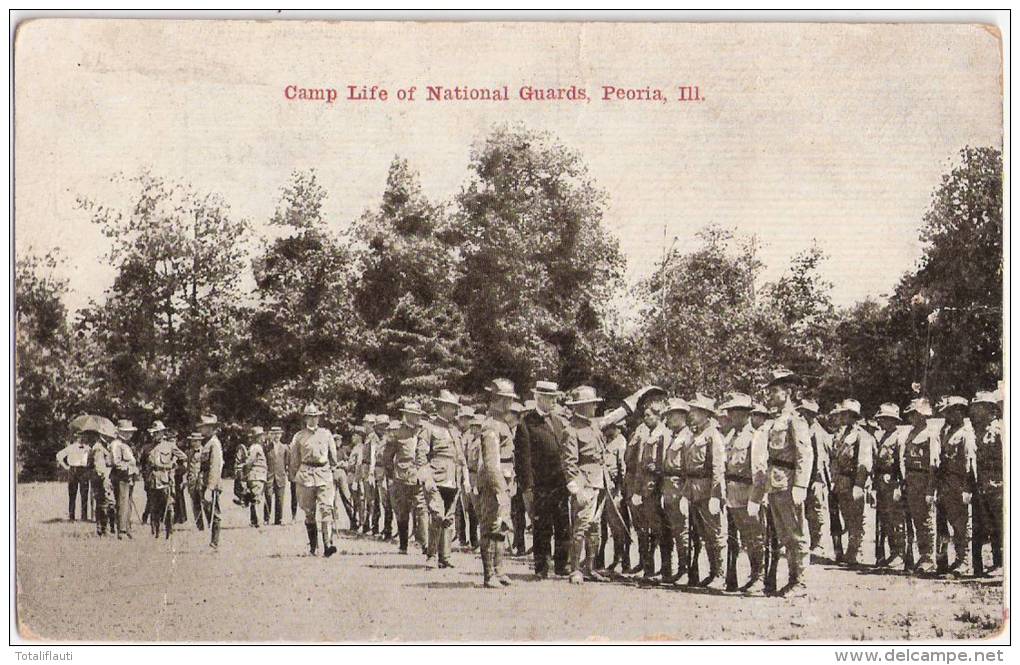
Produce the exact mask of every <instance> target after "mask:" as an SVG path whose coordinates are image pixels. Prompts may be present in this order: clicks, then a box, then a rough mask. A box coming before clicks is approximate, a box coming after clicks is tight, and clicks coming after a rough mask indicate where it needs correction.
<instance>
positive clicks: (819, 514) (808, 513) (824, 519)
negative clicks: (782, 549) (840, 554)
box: [797, 399, 832, 557]
mask: <svg viewBox="0 0 1020 665" xmlns="http://www.w3.org/2000/svg"><path fill="white" fill-rule="evenodd" d="M820 411H821V409H820V408H819V406H818V402H816V401H815V400H813V399H804V400H801V403H800V405H799V406H798V407H797V412H798V413H800V415H801V416H803V417H804V419H805V420H807V422H808V426H809V427H810V428H811V452H812V455H813V459H814V462H812V464H811V486H810V487H809V488H808V495H807V499H806V500H805V502H804V517H806V518H807V524H808V540H809V543H810V545H811V554H813V555H814V556H817V557H823V556H825V550H824V548H823V547H822V534H823V533H829V487H830V486H831V485H832V468H831V464H830V461H829V460H830V455H831V453H832V435H831V434H829V433H828V432H827V431H826V430H825V428H824V427H822V424H821V423H820V422H818V414H819V412H820Z"/></svg>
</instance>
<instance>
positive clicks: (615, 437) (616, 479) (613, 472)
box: [596, 414, 631, 572]
mask: <svg viewBox="0 0 1020 665" xmlns="http://www.w3.org/2000/svg"><path fill="white" fill-rule="evenodd" d="M623 417H626V416H625V414H624V415H622V416H621V419H620V420H616V419H613V418H606V419H603V421H602V435H603V437H604V438H605V440H606V441H607V443H606V468H608V469H609V480H610V483H611V484H612V488H613V489H612V490H611V491H610V493H609V499H608V500H610V501H612V502H613V503H614V504H615V505H616V506H617V510H618V511H619V513H620V518H621V519H622V520H623V529H622V531H621V533H620V534H618V535H619V536H620V537H619V538H618V537H617V536H616V535H614V536H613V562H612V563H610V564H609V566H608V567H605V566H604V563H605V560H606V559H605V553H606V539H607V538H608V537H609V534H610V531H611V530H610V514H609V513H608V512H607V511H605V510H603V511H602V526H601V529H600V530H601V535H602V544H601V545H600V547H599V554H598V564H599V565H598V567H597V568H596V570H605V571H607V572H614V571H616V568H617V566H620V567H621V568H622V569H623V570H627V569H628V568H630V543H631V536H630V511H629V510H628V509H627V502H626V501H625V500H624V497H623V483H624V478H625V477H626V475H627V462H626V459H625V456H626V453H627V438H626V437H625V436H624V435H623V432H621V430H620V421H621V420H622V418H623Z"/></svg>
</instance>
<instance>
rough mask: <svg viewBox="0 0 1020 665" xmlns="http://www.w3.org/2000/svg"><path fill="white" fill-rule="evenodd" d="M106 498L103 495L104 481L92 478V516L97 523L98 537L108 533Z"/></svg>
mask: <svg viewBox="0 0 1020 665" xmlns="http://www.w3.org/2000/svg"><path fill="white" fill-rule="evenodd" d="M105 499H106V497H105V496H104V494H103V488H102V481H101V480H100V479H99V478H98V477H93V478H92V501H93V502H94V505H93V507H92V516H93V518H94V519H95V521H96V535H100V536H101V535H103V534H105V533H106V500H105Z"/></svg>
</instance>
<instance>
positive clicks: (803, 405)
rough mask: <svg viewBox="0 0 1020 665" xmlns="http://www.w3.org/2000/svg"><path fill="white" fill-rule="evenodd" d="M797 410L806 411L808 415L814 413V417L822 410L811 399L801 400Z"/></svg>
mask: <svg viewBox="0 0 1020 665" xmlns="http://www.w3.org/2000/svg"><path fill="white" fill-rule="evenodd" d="M797 410H798V411H807V412H809V413H814V414H815V415H817V414H819V413H821V411H822V408H821V407H820V406H818V402H816V401H815V400H813V399H802V400H801V401H800V404H798V405H797Z"/></svg>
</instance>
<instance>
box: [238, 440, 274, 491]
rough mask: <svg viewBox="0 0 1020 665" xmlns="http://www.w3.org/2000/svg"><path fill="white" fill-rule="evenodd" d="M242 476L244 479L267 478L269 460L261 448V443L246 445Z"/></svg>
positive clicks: (261, 479) (263, 480)
mask: <svg viewBox="0 0 1020 665" xmlns="http://www.w3.org/2000/svg"><path fill="white" fill-rule="evenodd" d="M244 476H245V479H246V480H256V481H258V480H260V481H262V482H265V481H266V480H268V479H269V461H268V460H267V458H266V453H265V451H264V450H263V449H262V444H261V443H253V444H251V445H250V446H248V458H247V460H245V463H244Z"/></svg>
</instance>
